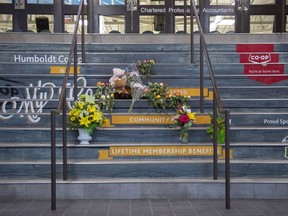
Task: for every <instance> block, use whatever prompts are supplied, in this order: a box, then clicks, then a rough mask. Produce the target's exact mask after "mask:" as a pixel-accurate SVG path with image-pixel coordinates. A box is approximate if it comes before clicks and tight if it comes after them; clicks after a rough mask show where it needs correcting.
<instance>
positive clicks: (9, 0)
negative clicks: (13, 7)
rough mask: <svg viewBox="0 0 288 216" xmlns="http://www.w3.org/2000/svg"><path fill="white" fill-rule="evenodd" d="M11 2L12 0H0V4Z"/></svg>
mask: <svg viewBox="0 0 288 216" xmlns="http://www.w3.org/2000/svg"><path fill="white" fill-rule="evenodd" d="M6 3H7V4H11V3H12V0H0V4H6Z"/></svg>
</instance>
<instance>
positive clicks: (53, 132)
mask: <svg viewBox="0 0 288 216" xmlns="http://www.w3.org/2000/svg"><path fill="white" fill-rule="evenodd" d="M81 14H82V22H84V0H81V1H80V3H79V9H78V13H77V18H76V23H75V27H74V32H73V36H72V42H71V47H70V52H69V55H68V61H67V65H66V70H65V75H64V79H63V83H62V87H61V93H60V96H59V101H58V105H57V109H56V110H54V111H51V209H52V210H56V121H55V118H56V114H59V113H60V112H61V109H62V122H63V124H62V126H63V127H62V131H63V132H62V133H63V137H62V142H63V180H67V116H66V113H67V110H66V89H67V87H66V86H67V80H68V77H69V71H70V68H71V64H72V60H73V58H74V95H73V96H74V100H76V98H77V61H78V59H77V32H78V27H79V22H80V17H81ZM83 26H84V25H82V32H81V33H82V59H83V60H84V61H85V49H84V44H83V43H84V28H83Z"/></svg>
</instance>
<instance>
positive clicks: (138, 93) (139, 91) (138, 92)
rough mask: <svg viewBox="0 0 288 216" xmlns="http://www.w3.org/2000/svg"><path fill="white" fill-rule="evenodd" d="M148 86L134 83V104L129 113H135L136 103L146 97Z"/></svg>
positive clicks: (132, 92) (132, 91)
mask: <svg viewBox="0 0 288 216" xmlns="http://www.w3.org/2000/svg"><path fill="white" fill-rule="evenodd" d="M146 88H147V87H146V86H145V85H142V84H141V83H134V84H133V86H132V88H131V94H132V102H131V105H130V108H129V110H128V112H129V113H131V112H132V111H133V107H134V103H135V101H136V100H139V99H140V98H141V97H143V96H144V95H145V90H146Z"/></svg>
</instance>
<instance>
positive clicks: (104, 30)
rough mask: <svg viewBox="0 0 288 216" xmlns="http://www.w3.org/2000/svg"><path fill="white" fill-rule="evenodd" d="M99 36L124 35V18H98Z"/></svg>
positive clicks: (120, 16) (119, 16)
mask: <svg viewBox="0 0 288 216" xmlns="http://www.w3.org/2000/svg"><path fill="white" fill-rule="evenodd" d="M99 32H100V34H109V33H122V34H124V33H125V17H124V16H122V15H115V16H102V15H101V16H99Z"/></svg>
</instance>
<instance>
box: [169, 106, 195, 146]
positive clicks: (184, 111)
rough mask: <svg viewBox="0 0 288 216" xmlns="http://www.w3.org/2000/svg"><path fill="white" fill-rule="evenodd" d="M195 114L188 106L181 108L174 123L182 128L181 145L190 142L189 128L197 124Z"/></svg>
mask: <svg viewBox="0 0 288 216" xmlns="http://www.w3.org/2000/svg"><path fill="white" fill-rule="evenodd" d="M195 114H196V113H195V112H191V110H190V109H188V108H187V107H186V106H179V108H178V110H177V113H176V116H175V117H174V123H175V124H177V125H178V126H179V127H180V141H181V143H187V142H189V130H188V129H189V128H190V127H191V126H192V125H193V123H194V122H195Z"/></svg>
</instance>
